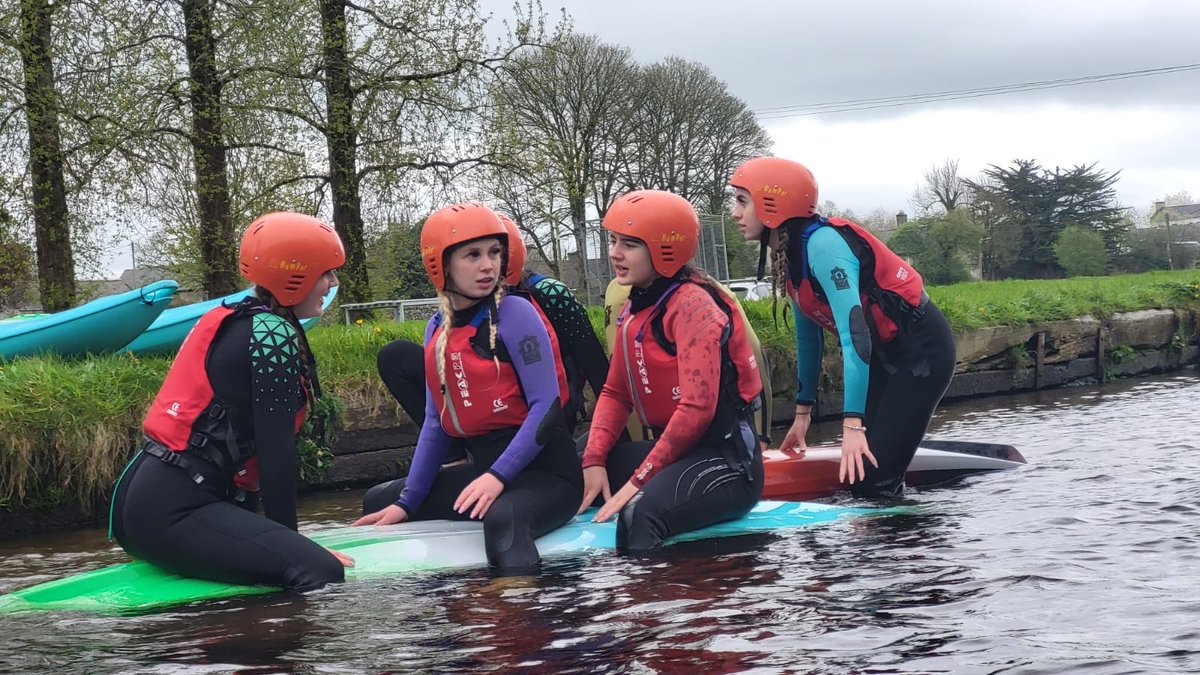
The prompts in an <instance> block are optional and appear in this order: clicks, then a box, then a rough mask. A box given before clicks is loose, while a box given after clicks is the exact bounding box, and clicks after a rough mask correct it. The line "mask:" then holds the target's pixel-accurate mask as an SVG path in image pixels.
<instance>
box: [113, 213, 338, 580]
mask: <svg viewBox="0 0 1200 675" xmlns="http://www.w3.org/2000/svg"><path fill="white" fill-rule="evenodd" d="M239 257H240V264H241V272H242V276H244V277H245V278H246V279H248V280H249V281H251V282H253V283H254V284H255V293H254V295H253V296H252V297H250V298H248V299H246V300H245V301H243V302H241V303H239V304H237V305H235V306H232V307H224V306H223V307H218V308H217V309H214V310H212V311H210V312H209V313H208V314H205V315H204V316H203V317H202V318H201V319H200V321H198V322H197V323H196V326H195V328H193V329H192V331H191V333H190V334H189V335H188V337H187V339H186V340H185V341H184V343H183V345H182V346H181V347H180V350H179V354H178V356H176V358H175V362H174V363H173V364H172V365H171V370H170V371H169V372H168V374H167V377H166V380H165V381H164V382H163V385H162V388H161V389H160V390H159V392H158V395H157V396H156V397H155V399H154V402H153V403H151V405H150V410H149V411H148V412H147V413H146V419H145V421H144V423H143V431H144V432H145V442H144V443H143V445H142V447H141V450H140V451H139V452H138V454H137V455H136V456H135V457H134V459H133V461H132V462H130V464H129V466H128V467H126V469H125V471H124V473H123V474H122V475H121V478H120V480H118V482H117V487H116V490H115V491H114V494H113V502H112V511H111V514H110V522H111V528H112V529H111V532H112V534H113V535H115V537H116V539H117V542H118V543H120V544H121V547H122V548H124V549H125V550H126V551H127V552H128V553H129V554H130V555H132V556H133V557H135V558H138V559H141V560H145V561H147V562H150V563H153V564H154V565H157V566H159V567H161V568H163V569H165V570H168V571H170V572H174V573H176V574H180V575H183V576H189V577H197V578H201V579H211V580H214V581H221V582H224V583H230V584H262V585H269V586H283V587H285V588H292V589H296V590H308V589H312V588H317V587H320V586H322V585H324V584H326V583H329V582H331V581H341V580H342V578H343V576H344V571H343V566H344V565H352V564H353V562H352V561H351V560H350V559H349V558H347V557H345V556H343V555H342V554H336V553H333V552H330V551H327V550H326V549H324V548H322V547H321V546H319V545H317V544H315V543H313V542H312V541H311V540H309V539H308V538H306V537H304V536H301V535H300V534H299V533H297V532H296V476H297V471H296V464H297V456H296V445H295V434H296V433H298V432H299V430H300V425H301V424H302V423H303V420H304V415H305V410H306V408H307V407H308V406H309V405H310V404H311V403H312V402H313V401H314V400H315V399H316V397H317V396H319V395H320V384H319V383H318V380H317V369H316V362H315V361H314V360H313V357H312V351H311V350H310V349H309V348H308V342H307V340H306V339H305V337H304V331H303V330H302V329H301V327H300V323H299V320H300V319H307V318H313V317H317V316H319V315H320V314H321V306H322V298H324V297H325V296H326V295H327V294H328V293H329V292H330V290H331V289H332V288H333V287H334V286H336V285H337V283H338V282H337V276H336V275H335V274H334V270H336V269H337V268H339V267H341V266H342V265H343V264H344V263H345V261H346V254H345V250H344V249H343V247H342V242H341V239H339V238H338V235H337V233H336V232H334V230H333V228H332V227H330V226H329V225H327V224H325V223H323V222H321V221H320V220H317V219H316V218H313V217H311V216H306V215H302V214H299V213H270V214H267V215H265V216H262V217H261V218H259V219H258V220H255V221H254V222H253V223H251V225H250V227H249V228H247V229H246V232H245V234H244V236H243V237H242V245H241V251H240V256H239ZM257 495H261V497H260V498H258V499H256V498H255V496H257ZM256 501H261V503H262V506H263V511H264V513H265V517H263V516H260V515H258V514H257V513H255V511H256V506H255V502H256Z"/></svg>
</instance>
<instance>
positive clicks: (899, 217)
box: [896, 211, 908, 227]
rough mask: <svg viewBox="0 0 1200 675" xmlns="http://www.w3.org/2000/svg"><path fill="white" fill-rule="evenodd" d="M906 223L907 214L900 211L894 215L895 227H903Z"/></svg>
mask: <svg viewBox="0 0 1200 675" xmlns="http://www.w3.org/2000/svg"><path fill="white" fill-rule="evenodd" d="M907 222H908V214H907V213H905V212H903V211H900V212H899V213H897V214H896V227H900V226H901V225H903V224H905V223H907Z"/></svg>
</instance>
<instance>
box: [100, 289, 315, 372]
mask: <svg viewBox="0 0 1200 675" xmlns="http://www.w3.org/2000/svg"><path fill="white" fill-rule="evenodd" d="M253 292H254V291H253V289H246V290H244V291H239V292H237V293H233V294H231V295H226V296H225V297H222V298H217V299H215V300H205V301H204V302H196V303H192V304H190V305H184V306H182V307H174V308H172V309H168V310H167V311H165V312H163V313H162V315H161V316H159V317H158V319H156V320H155V321H154V323H152V324H150V326H149V327H148V328H147V329H146V330H145V331H144V332H143V333H142V334H141V335H139V336H137V339H135V340H133V341H132V342H130V343H129V344H128V345H126V346H125V348H124V349H122V350H121V352H128V353H130V354H137V355H138V356H174V355H175V354H176V353H177V352H178V351H179V347H180V346H181V345H182V344H183V341H184V339H185V338H187V336H188V333H190V332H191V330H192V326H195V325H196V322H197V321H199V320H200V317H202V316H204V315H205V314H207V313H208V312H210V311H211V310H214V309H216V308H217V307H220V306H221V305H226V306H230V305H235V304H237V303H239V302H241V301H242V300H244V299H246V298H247V297H249V296H250V294H251V293H253ZM336 297H337V286H334V287H333V291H332V292H330V293H329V295H327V296H325V299H324V301H323V303H322V304H323V306H324V308H325V309H329V306H330V305H331V304H333V301H334V298H336ZM318 321H320V318H313V319H304V320H303V321H301V322H300V325H301V326H303V327H304V330H309V329H311V328H312V327H313V326H315V325H317V322H318Z"/></svg>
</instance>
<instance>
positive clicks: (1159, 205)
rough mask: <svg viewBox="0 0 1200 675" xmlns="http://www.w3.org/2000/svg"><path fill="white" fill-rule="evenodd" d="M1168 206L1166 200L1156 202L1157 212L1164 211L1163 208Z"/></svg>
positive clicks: (1155, 208) (1155, 210) (1155, 209)
mask: <svg viewBox="0 0 1200 675" xmlns="http://www.w3.org/2000/svg"><path fill="white" fill-rule="evenodd" d="M1166 207H1167V203H1166V202H1164V201H1157V202H1154V212H1155V213H1158V212H1159V211H1162V210H1163V209H1164V208H1166Z"/></svg>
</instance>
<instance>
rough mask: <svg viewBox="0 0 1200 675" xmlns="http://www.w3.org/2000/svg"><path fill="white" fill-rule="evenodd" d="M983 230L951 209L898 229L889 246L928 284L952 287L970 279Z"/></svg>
mask: <svg viewBox="0 0 1200 675" xmlns="http://www.w3.org/2000/svg"><path fill="white" fill-rule="evenodd" d="M982 240H983V227H982V226H980V225H979V224H978V223H976V222H975V221H974V220H972V219H971V216H970V215H969V214H968V213H967V212H966V210H964V209H958V208H956V209H952V210H950V211H948V212H945V213H942V214H940V215H935V216H926V217H924V218H918V219H917V220H912V221H909V222H907V223H905V224H903V225H901V226H900V227H899V228H898V229H897V230H896V232H895V234H893V235H892V236H891V237H890V238H889V239H888V242H887V243H888V246H889V247H890V248H891V249H892V250H893V251H895V252H896V253H898V254H900V255H901V256H904V257H905V258H907V259H909V260H910V261H911V262H912V265H913V267H915V268H916V269H917V271H918V272H920V273H921V277H922V278H923V279H925V281H926V282H928V283H930V284H953V283H958V282H960V281H968V280H969V279H970V278H971V266H972V265H973V264H974V263H975V261H976V260H977V259H978V258H979V253H980V246H981V243H982Z"/></svg>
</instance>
